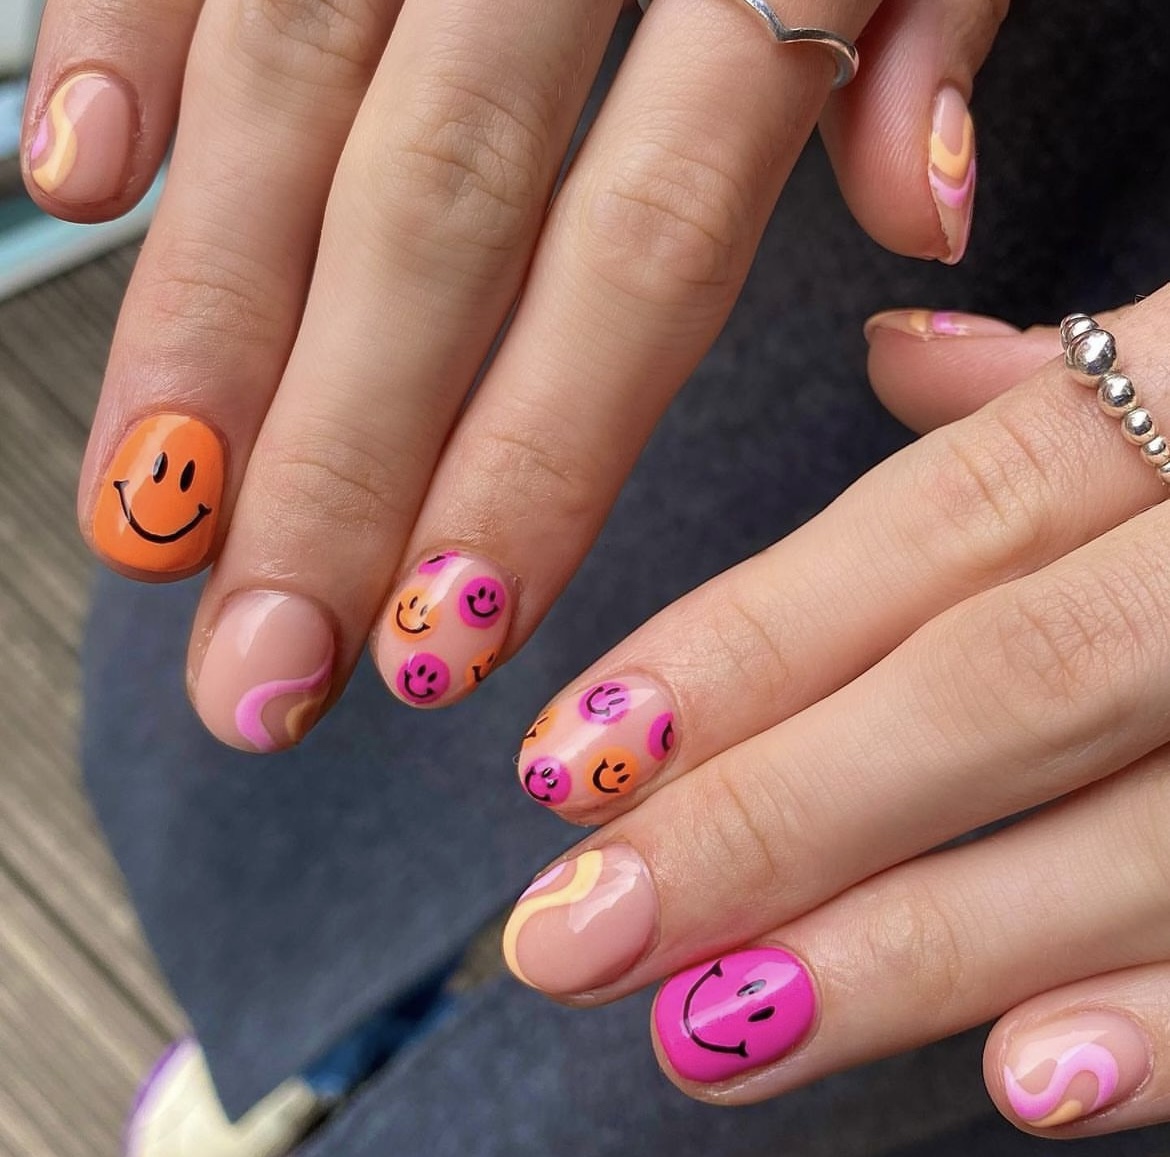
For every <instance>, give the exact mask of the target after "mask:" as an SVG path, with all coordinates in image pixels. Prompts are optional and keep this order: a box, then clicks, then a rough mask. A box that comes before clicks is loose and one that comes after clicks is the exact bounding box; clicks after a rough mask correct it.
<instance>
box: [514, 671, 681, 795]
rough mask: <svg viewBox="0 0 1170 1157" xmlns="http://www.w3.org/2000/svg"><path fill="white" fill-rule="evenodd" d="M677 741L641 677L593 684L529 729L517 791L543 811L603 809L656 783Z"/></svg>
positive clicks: (656, 693)
mask: <svg viewBox="0 0 1170 1157" xmlns="http://www.w3.org/2000/svg"><path fill="white" fill-rule="evenodd" d="M677 737H678V730H677V725H676V723H675V712H674V707H673V705H672V704H671V701H670V699H669V697H668V696H667V694H666V692H665V691H663V690H662V688H661V687H659V686H658V684H657V683H655V682H653V681H652V680H650V679H648V678H646V676H644V675H622V676H619V677H618V678H616V679H606V680H603V681H601V682H599V683H592V684H590V685H589V686H587V687H584V688H581V689H580V690H577V691H573V692H570V693H569V694H567V695H562V696H561V697H560V698H559V699H557V700H556V701H554V702H553V703H551V704H550V705H549V706H548V707H546V708H545V709H544V711H543V712H541V714H540V716H539V717H538V718H537V720H536V722H535V723H533V725H532V726H531V727H530V728H529V730H528V733H527V734H526V735H525V736H524V742H523V745H522V747H521V749H520V759H519V762H518V764H517V767H518V770H519V773H520V785H521V787H523V788H524V790H525V791H526V792H527V793H528V794H529V796H531V797H532V798H533V799H534V800H536V802H537V803H540V804H543V805H544V806H545V807H555V808H564V809H566V810H567V811H573V812H585V811H589V810H591V809H595V808H598V807H603V806H604V805H605V804H606V803H607V802H609V801H611V800H614V799H616V798H617V797H619V796H623V795H626V794H628V793H629V792H631V791H633V790H634V789H635V788H636V787H638V786H639V785H640V784H643V783H646V782H648V781H649V780H651V779H652V778H653V777H654V776H655V775H657V774H658V772H659V771H661V770H662V768H663V767H664V766H665V764H666V762H667V760H668V759H669V758H670V755H671V753H672V752H673V751H674V748H675V746H676V740H677Z"/></svg>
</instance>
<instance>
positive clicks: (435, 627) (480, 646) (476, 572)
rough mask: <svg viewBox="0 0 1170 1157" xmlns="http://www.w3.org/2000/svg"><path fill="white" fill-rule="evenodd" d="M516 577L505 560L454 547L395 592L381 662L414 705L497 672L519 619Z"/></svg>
mask: <svg viewBox="0 0 1170 1157" xmlns="http://www.w3.org/2000/svg"><path fill="white" fill-rule="evenodd" d="M512 591H513V584H512V582H511V581H510V580H509V578H508V576H507V575H505V574H504V572H503V571H502V570H500V568H499V567H497V566H495V565H494V564H492V563H490V562H486V561H485V560H484V559H482V558H476V557H475V555H471V554H464V553H463V551H459V550H448V551H444V552H443V553H441V554H434V555H430V556H428V557H427V558H425V559H423V561H422V562H420V563H419V564H418V566H417V567H415V568H414V570H413V571H412V572H411V575H410V577H409V578H408V579H407V580H406V582H404V583H403V584H402V586H401V587H400V588H399V589H398V590H397V591H396V592H395V593H394V595H393V596H392V597H391V599H390V601H389V603H388V604H387V606H386V615H385V618H384V619H383V621H382V625H381V628H380V629H379V631H378V641H377V656H378V666H379V667H380V668H381V671H382V676H383V678H384V679H385V680H386V682H387V683H388V684H389V686H390V689H391V690H392V691H393V692H394V694H395V695H397V696H398V698H399V699H401V700H402V702H403V703H409V704H410V705H411V706H412V707H445V706H446V705H447V704H448V703H454V702H455V701H456V700H457V699H462V698H463V697H464V696H465V695H467V694H469V693H470V692H472V691H474V690H475V688H476V687H478V686H479V684H480V683H482V682H483V681H484V680H485V679H486V678H487V677H488V674H489V673H490V672H491V669H492V668H493V667H494V666H495V664H496V660H497V659H498V658H499V655H500V651H501V649H502V648H503V646H504V639H505V638H506V637H507V634H508V627H509V626H510V625H511V622H512V598H513V595H512Z"/></svg>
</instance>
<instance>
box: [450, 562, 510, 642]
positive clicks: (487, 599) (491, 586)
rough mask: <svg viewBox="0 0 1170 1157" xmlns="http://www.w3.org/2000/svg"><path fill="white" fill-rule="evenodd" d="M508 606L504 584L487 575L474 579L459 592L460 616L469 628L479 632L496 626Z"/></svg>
mask: <svg viewBox="0 0 1170 1157" xmlns="http://www.w3.org/2000/svg"><path fill="white" fill-rule="evenodd" d="M507 605H508V592H507V591H506V590H505V589H504V584H503V583H502V582H500V581H499V580H498V579H494V578H490V577H489V576H487V575H480V576H479V577H478V578H473V579H472V580H471V581H470V582H469V583H467V585H466V586H464V588H463V589H462V590H461V591H460V592H459V614H460V616H461V617H462V619H463V621H464V622H465V623H466V624H467V625H468V626H469V627H475V628H477V629H478V630H486V629H487V628H488V627H491V626H494V625H495V624H496V622H498V621H499V618H500V616H501V615H502V614H503V613H504V608H505V607H506V606H507Z"/></svg>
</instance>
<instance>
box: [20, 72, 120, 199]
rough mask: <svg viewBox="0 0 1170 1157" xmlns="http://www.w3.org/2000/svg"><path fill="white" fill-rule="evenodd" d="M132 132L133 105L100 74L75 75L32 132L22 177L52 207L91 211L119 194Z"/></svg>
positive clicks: (111, 79) (117, 86)
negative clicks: (62, 204) (88, 208)
mask: <svg viewBox="0 0 1170 1157" xmlns="http://www.w3.org/2000/svg"><path fill="white" fill-rule="evenodd" d="M137 132H138V114H137V111H136V108H135V104H134V99H133V97H132V95H131V93H130V91H129V90H128V89H127V87H126V86H125V84H124V83H123V82H122V81H120V80H116V79H115V78H114V77H112V76H109V75H107V74H106V73H103V72H79V73H76V74H75V75H74V76H71V77H69V78H67V79H66V80H65V81H63V82H62V83H61V84H60V85H59V86H58V88H57V90H56V91H55V92H54V93H53V95H52V96H51V97H50V98H49V103H48V104H47V105H46V106H45V111H44V112H43V113H42V114H41V119H40V120H39V121H38V122H37V126H36V128H35V129H34V130H33V134H32V140H31V142H30V144H29V149H28V160H27V164H28V173H29V176H30V177H31V178H32V181H33V183H34V184H35V185H36V186H37V187H38V188H39V189H40V190H41V191H42V192H44V193H47V194H49V195H50V196H52V197H54V198H56V199H57V200H58V201H64V202H68V203H69V204H72V205H96V204H100V203H101V202H103V201H109V200H112V199H113V198H115V197H117V196H118V195H119V194H120V193H121V192H122V190H123V188H124V186H125V183H126V178H127V170H128V168H129V165H130V158H131V154H132V152H133V149H134V140H135V136H136V134H137Z"/></svg>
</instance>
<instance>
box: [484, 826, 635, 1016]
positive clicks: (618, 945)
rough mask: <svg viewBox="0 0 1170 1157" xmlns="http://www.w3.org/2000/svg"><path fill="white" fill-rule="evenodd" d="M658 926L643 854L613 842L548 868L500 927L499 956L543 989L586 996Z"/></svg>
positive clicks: (624, 964)
mask: <svg viewBox="0 0 1170 1157" xmlns="http://www.w3.org/2000/svg"><path fill="white" fill-rule="evenodd" d="M657 921H658V899H657V896H656V894H655V891H654V884H653V881H652V880H651V879H650V873H649V872H648V871H647V869H646V865H645V864H644V863H643V862H642V857H641V856H639V855H638V853H637V852H635V851H634V850H633V848H629V847H626V846H625V845H611V846H610V847H607V848H601V849H598V850H594V851H589V852H584V853H583V854H582V855H580V856H578V857H577V858H576V859H574V860H569V861H567V862H565V863H563V864H557V865H556V866H555V867H553V868H550V869H549V870H548V871H547V872H545V873H544V875H543V876H541V877H540V878H539V879H537V881H536V882H535V883H534V884H533V885H532V886H531V887H530V888H529V889H528V891H527V892H525V893H524V895H523V896H521V897H520V899H519V900H517V902H516V907H515V908H514V909H513V910H512V915H511V916H510V917H509V918H508V923H507V924H506V925H505V927H504V945H503V947H504V959H505V960H506V961H507V964H508V967H509V968H510V969H511V970H512V972H513V973H514V974H515V976H516V978H517V979H518V980H522V981H523V982H524V983H525V984H529V985H531V986H532V987H533V988H539V989H540V990H541V991H542V992H548V993H553V994H556V995H564V994H567V993H581V992H589V991H590V990H591V989H595V988H600V987H601V986H602V985H604V984H609V983H611V982H612V981H614V980H617V979H618V977H620V976H621V975H622V974H623V973H624V972H625V971H626V970H627V969H629V968H630V967H631V966H632V965H633V964H635V963H636V962H637V960H638V959H639V957H641V955H642V954H643V952H644V951H645V950H646V948H647V946H648V945H649V943H650V941H651V939H652V938H653V936H654V932H655V928H656V926H657Z"/></svg>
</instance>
